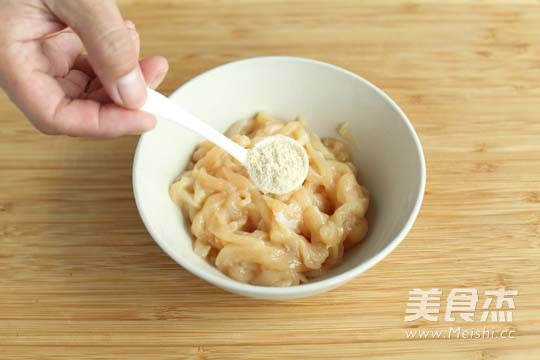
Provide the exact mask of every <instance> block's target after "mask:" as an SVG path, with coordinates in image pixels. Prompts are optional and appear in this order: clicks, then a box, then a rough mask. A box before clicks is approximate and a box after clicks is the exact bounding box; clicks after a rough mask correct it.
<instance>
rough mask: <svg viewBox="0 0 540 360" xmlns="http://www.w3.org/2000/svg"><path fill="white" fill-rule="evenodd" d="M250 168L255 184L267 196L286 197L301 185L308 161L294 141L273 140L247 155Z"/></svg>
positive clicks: (273, 137) (267, 141)
mask: <svg viewBox="0 0 540 360" xmlns="http://www.w3.org/2000/svg"><path fill="white" fill-rule="evenodd" d="M247 168H248V172H249V175H250V177H251V180H252V181H253V183H254V184H255V185H256V186H257V187H258V188H259V189H260V190H261V191H262V192H265V193H272V194H286V193H288V192H291V191H292V190H295V189H296V188H298V187H299V186H301V185H302V183H303V182H304V180H305V179H306V176H307V173H308V169H309V161H308V158H307V154H306V151H305V150H304V148H303V147H302V146H301V145H300V144H299V143H298V142H296V141H295V140H294V139H292V138H290V137H287V136H283V135H276V136H270V137H267V138H265V139H263V140H261V141H260V142H259V143H257V144H256V145H255V146H254V147H253V148H252V149H250V150H249V151H248V155H247Z"/></svg>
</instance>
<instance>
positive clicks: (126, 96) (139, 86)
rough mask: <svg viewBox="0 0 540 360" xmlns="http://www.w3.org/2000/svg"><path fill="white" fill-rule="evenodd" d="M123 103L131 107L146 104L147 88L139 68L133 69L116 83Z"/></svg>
mask: <svg viewBox="0 0 540 360" xmlns="http://www.w3.org/2000/svg"><path fill="white" fill-rule="evenodd" d="M116 88H117V90H118V94H119V95H120V99H121V101H122V104H123V105H124V106H125V107H127V108H130V109H138V108H140V107H141V106H142V105H143V104H144V99H145V98H146V88H145V85H144V80H143V77H142V74H141V71H140V70H139V68H138V67H137V68H135V69H133V70H131V71H130V72H129V73H128V74H126V75H124V76H123V77H121V78H120V79H119V80H118V82H117V83H116Z"/></svg>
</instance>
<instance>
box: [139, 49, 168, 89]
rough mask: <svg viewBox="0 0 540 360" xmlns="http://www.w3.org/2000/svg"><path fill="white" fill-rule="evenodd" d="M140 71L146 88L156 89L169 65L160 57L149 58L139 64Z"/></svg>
mask: <svg viewBox="0 0 540 360" xmlns="http://www.w3.org/2000/svg"><path fill="white" fill-rule="evenodd" d="M140 66H141V70H142V72H143V75H144V79H145V81H146V83H147V84H148V87H150V88H152V89H156V88H157V87H158V86H159V84H161V82H162V81H163V79H164V78H165V75H167V71H168V70H169V63H168V62H167V59H165V58H164V57H162V56H151V57H149V58H146V59H143V60H141V62H140Z"/></svg>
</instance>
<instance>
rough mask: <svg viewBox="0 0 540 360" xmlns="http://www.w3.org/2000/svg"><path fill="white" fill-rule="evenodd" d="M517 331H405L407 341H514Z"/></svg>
mask: <svg viewBox="0 0 540 360" xmlns="http://www.w3.org/2000/svg"><path fill="white" fill-rule="evenodd" d="M515 333H516V331H515V330H513V329H494V328H489V327H486V326H484V327H483V328H478V329H476V328H466V327H461V326H450V327H448V329H438V330H420V329H410V330H405V334H406V335H407V339H514V338H515Z"/></svg>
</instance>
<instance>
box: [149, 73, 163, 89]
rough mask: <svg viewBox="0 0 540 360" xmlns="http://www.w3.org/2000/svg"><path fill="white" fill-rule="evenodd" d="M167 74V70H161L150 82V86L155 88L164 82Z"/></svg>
mask: <svg viewBox="0 0 540 360" xmlns="http://www.w3.org/2000/svg"><path fill="white" fill-rule="evenodd" d="M165 74H167V70H165V71H162V72H160V73H159V75H158V76H156V77H155V78H154V80H152V81H151V82H150V84H148V87H150V88H151V89H153V90H155V89H156V88H157V87H158V86H159V85H160V84H161V83H162V82H163V79H164V78H165Z"/></svg>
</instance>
